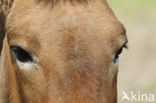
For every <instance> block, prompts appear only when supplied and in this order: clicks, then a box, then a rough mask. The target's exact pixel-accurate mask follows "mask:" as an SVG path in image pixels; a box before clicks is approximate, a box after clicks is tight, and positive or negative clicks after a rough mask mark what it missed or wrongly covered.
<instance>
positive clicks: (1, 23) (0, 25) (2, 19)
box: [0, 5, 6, 54]
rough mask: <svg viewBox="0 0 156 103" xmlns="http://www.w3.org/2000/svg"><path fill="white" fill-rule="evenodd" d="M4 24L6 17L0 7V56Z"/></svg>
mask: <svg viewBox="0 0 156 103" xmlns="http://www.w3.org/2000/svg"><path fill="white" fill-rule="evenodd" d="M0 6H1V5H0ZM5 23H6V16H5V14H4V12H3V11H2V10H1V7H0V54H1V51H2V46H3V39H4V36H5Z"/></svg>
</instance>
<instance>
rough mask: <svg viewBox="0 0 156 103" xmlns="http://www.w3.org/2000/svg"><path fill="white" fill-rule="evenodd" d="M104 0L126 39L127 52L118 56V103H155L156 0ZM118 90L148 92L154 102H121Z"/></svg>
mask: <svg viewBox="0 0 156 103" xmlns="http://www.w3.org/2000/svg"><path fill="white" fill-rule="evenodd" d="M107 1H108V3H109V5H110V7H111V8H112V9H113V11H114V13H115V14H116V16H117V18H118V19H119V20H120V21H121V22H122V23H123V24H124V25H125V27H126V30H127V36H128V39H129V43H128V45H129V49H128V50H124V52H123V53H122V55H121V56H120V65H119V74H118V103H156V0H107ZM122 91H125V92H126V93H127V94H128V95H130V94H131V91H134V92H135V93H136V94H137V93H138V91H140V92H141V93H146V94H151V93H152V94H154V95H155V102H146V101H138V102H132V101H131V102H129V101H126V100H125V101H122V100H121V97H122V96H123V95H122Z"/></svg>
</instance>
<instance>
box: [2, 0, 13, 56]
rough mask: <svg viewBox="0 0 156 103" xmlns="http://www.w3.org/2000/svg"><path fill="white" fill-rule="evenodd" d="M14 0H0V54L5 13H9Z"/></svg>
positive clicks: (3, 34)
mask: <svg viewBox="0 0 156 103" xmlns="http://www.w3.org/2000/svg"><path fill="white" fill-rule="evenodd" d="M13 2H14V0H1V1H0V54H1V50H2V45H3V39H4V36H5V24H6V19H7V15H8V14H9V12H10V10H11V7H12V4H13Z"/></svg>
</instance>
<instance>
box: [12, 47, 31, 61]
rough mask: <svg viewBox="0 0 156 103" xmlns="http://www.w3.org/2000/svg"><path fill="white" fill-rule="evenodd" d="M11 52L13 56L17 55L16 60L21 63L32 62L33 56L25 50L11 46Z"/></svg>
mask: <svg viewBox="0 0 156 103" xmlns="http://www.w3.org/2000/svg"><path fill="white" fill-rule="evenodd" d="M11 50H12V52H13V54H14V55H15V57H16V59H18V60H19V61H20V62H32V61H33V58H32V56H31V55H30V54H29V53H28V52H27V51H26V50H24V49H22V48H21V47H18V46H11Z"/></svg>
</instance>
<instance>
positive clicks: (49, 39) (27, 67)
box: [0, 0, 128, 103]
mask: <svg viewBox="0 0 156 103" xmlns="http://www.w3.org/2000/svg"><path fill="white" fill-rule="evenodd" d="M5 1H6V3H4V2H5ZM10 1H11V3H10ZM8 5H9V6H8ZM2 6H4V7H7V8H6V9H2ZM5 12H6V13H5ZM0 13H1V14H2V13H3V17H4V18H0V19H1V20H0V21H3V22H1V24H0V26H1V27H3V28H1V32H0V35H1V38H2V39H1V44H2V51H1V59H0V103H117V74H118V59H119V55H120V54H121V52H122V50H123V48H126V45H127V42H128V40H127V36H126V30H125V27H124V26H123V24H122V23H121V22H120V21H119V20H118V19H117V17H116V16H115V14H114V13H113V11H112V10H111V8H110V7H109V5H108V3H107V1H106V0H1V12H0ZM0 17H2V16H0ZM2 24H3V25H2ZM2 31H3V32H2ZM2 35H3V36H2Z"/></svg>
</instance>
